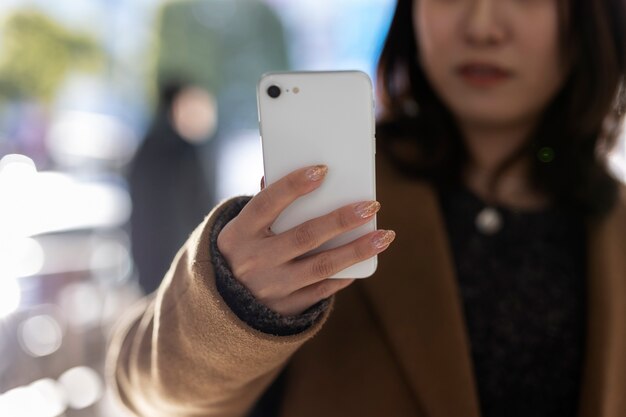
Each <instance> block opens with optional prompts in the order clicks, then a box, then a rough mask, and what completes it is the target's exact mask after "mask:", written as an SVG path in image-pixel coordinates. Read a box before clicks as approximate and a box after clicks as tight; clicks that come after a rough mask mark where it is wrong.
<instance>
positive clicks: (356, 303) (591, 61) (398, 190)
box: [108, 0, 626, 417]
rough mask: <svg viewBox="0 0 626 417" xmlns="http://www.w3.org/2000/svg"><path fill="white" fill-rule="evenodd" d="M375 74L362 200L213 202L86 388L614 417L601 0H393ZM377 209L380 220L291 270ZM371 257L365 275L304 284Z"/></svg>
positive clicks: (617, 341)
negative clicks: (99, 384)
mask: <svg viewBox="0 0 626 417" xmlns="http://www.w3.org/2000/svg"><path fill="white" fill-rule="evenodd" d="M378 76H379V79H378V86H379V91H378V93H379V96H380V98H381V103H382V105H383V109H382V114H381V119H380V123H379V128H378V147H379V152H378V157H379V158H378V163H377V166H378V168H377V169H378V171H377V181H378V200H379V201H380V203H378V202H374V201H371V202H355V204H353V205H349V206H346V207H342V208H340V209H338V210H337V211H334V212H332V213H329V214H328V215H326V216H322V217H320V218H317V219H313V220H311V221H309V222H306V223H304V224H302V225H300V226H297V227H295V228H294V229H292V230H290V231H287V232H285V233H282V234H279V235H275V234H273V233H271V231H270V229H269V226H270V225H271V224H272V223H273V221H274V219H275V218H276V217H277V216H278V215H279V214H280V212H281V211H282V210H283V209H284V208H285V207H286V206H288V205H289V204H290V203H291V202H293V201H294V200H296V199H297V198H298V197H300V196H302V195H305V194H307V193H310V192H313V191H314V190H315V189H316V188H318V187H319V186H320V184H322V183H323V181H324V176H325V175H326V171H327V170H326V168H325V167H324V166H314V167H303V168H302V169H300V170H297V171H295V172H293V173H291V174H289V175H288V176H286V177H285V178H283V179H282V180H279V181H277V182H275V183H273V184H271V185H269V186H268V187H266V188H264V189H263V190H262V191H260V192H259V193H258V194H257V195H256V196H254V197H252V198H245V197H239V198H234V199H231V200H228V201H226V202H224V203H222V204H221V205H219V206H218V207H216V208H215V209H214V210H213V211H212V212H211V214H210V215H209V216H208V217H207V218H206V219H205V221H204V222H203V223H201V225H200V226H199V227H198V228H196V229H195V231H194V232H193V234H192V235H191V236H190V238H189V240H188V241H187V242H186V244H185V245H184V246H183V248H182V250H181V251H180V252H178V254H177V256H176V257H175V259H174V260H173V263H172V265H171V268H170V270H169V273H168V274H167V277H166V279H165V281H164V282H163V284H162V285H161V286H160V287H159V289H158V291H156V293H155V294H154V295H152V296H150V297H146V298H145V299H143V300H142V302H141V303H139V304H137V306H136V307H135V308H134V309H133V311H129V312H128V314H127V316H126V317H125V320H124V321H123V322H121V323H120V324H119V327H118V329H117V332H116V334H115V335H114V338H113V340H112V343H111V345H110V348H109V353H110V356H109V362H108V363H109V373H108V375H109V377H110V381H111V384H112V386H113V387H114V388H115V389H116V391H117V393H118V394H119V397H120V398H121V400H122V401H123V403H124V404H125V405H126V406H127V407H128V408H129V409H130V410H132V411H133V412H134V413H135V414H136V415H141V416H152V417H154V416H173V415H176V416H257V415H259V416H260V415H263V416H272V415H274V416H301V417H308V416H311V417H313V416H316V417H318V416H361V417H363V416H372V417H374V416H382V415H390V416H422V417H425V416H430V417H450V416H468V417H478V416H484V417H492V416H505V415H506V416H536V417H539V416H562V417H566V416H571V417H573V416H578V417H597V416H603V417H621V416H624V415H626V400H625V399H624V396H623V395H622V393H623V392H624V390H626V321H625V319H624V318H625V317H626V257H625V256H624V253H625V252H626V188H625V187H624V185H623V184H619V183H618V181H617V180H616V179H615V178H614V177H612V175H611V173H610V172H609V170H608V168H607V164H606V159H607V155H608V153H609V152H610V151H611V149H612V148H613V147H614V145H615V142H616V140H617V137H618V134H619V132H620V127H621V124H622V122H623V117H624V116H623V105H624V102H625V99H626V97H625V94H626V92H625V90H624V78H625V76H626V5H625V4H624V2H623V1H622V0H599V1H594V2H589V1H579V0H563V1H557V0H531V1H525V2H519V1H514V0H458V1H453V2H449V1H441V0H399V1H398V3H397V8H396V12H395V15H394V19H393V22H392V25H391V27H390V30H389V33H388V36H387V40H386V43H385V46H384V49H383V52H382V55H381V57H380V60H379V66H378ZM186 202H187V201H186ZM381 207H382V210H381V211H380V212H379V217H378V225H379V227H381V229H380V230H378V231H375V232H372V233H371V234H368V235H366V236H364V237H362V238H359V239H357V240H356V241H354V242H351V243H349V244H347V245H345V246H343V247H340V248H336V249H332V250H329V251H326V252H322V253H319V254H316V255H312V256H308V257H302V255H303V254H305V253H307V252H308V251H309V250H311V249H313V248H315V247H317V246H319V245H320V244H321V243H323V242H325V241H326V240H328V239H330V238H332V237H334V236H336V235H338V234H340V233H342V232H345V231H346V230H350V229H352V228H354V227H357V226H359V225H361V224H363V223H365V222H367V221H369V220H370V219H371V217H372V216H373V214H374V213H376V212H377V211H378V210H379V209H381ZM394 231H395V232H397V239H395V241H394V238H395V237H396V235H395V233H394ZM392 241H393V243H392ZM383 251H386V252H385V254H384V255H381V256H380V257H379V266H378V270H377V272H376V273H375V275H374V276H373V277H371V278H367V279H362V280H356V281H355V280H345V279H342V280H336V279H328V277H330V276H332V275H333V274H334V273H336V272H337V271H339V270H341V269H343V268H345V267H348V266H350V265H352V264H354V263H357V262H359V261H361V260H363V259H366V258H369V257H371V256H373V255H375V254H378V253H381V252H383ZM351 284H354V285H351Z"/></svg>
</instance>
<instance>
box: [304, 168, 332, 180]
mask: <svg viewBox="0 0 626 417" xmlns="http://www.w3.org/2000/svg"><path fill="white" fill-rule="evenodd" d="M326 172H328V167H327V166H326V165H316V166H314V167H311V168H309V169H308V170H307V171H306V176H307V178H308V179H309V180H311V181H319V180H321V179H322V178H324V175H326Z"/></svg>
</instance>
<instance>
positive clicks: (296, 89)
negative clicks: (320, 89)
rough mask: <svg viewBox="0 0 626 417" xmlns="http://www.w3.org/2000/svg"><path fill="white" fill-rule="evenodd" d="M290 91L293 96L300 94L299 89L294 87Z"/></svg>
mask: <svg viewBox="0 0 626 417" xmlns="http://www.w3.org/2000/svg"><path fill="white" fill-rule="evenodd" d="M291 91H293V93H294V94H298V93H299V92H300V89H299V88H298V87H294V88H292V89H291Z"/></svg>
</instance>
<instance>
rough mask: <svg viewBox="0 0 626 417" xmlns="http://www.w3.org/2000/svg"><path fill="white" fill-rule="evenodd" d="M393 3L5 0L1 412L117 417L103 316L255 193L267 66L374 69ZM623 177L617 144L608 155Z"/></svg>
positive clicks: (112, 315) (107, 321)
mask: <svg viewBox="0 0 626 417" xmlns="http://www.w3.org/2000/svg"><path fill="white" fill-rule="evenodd" d="M393 6H394V2H393V1H392V0H341V1H336V0H290V1H288V0H184V1H163V0H80V1H74V0H54V1H53V0H1V1H0V158H2V157H3V156H6V155H9V154H19V155H23V156H25V157H27V158H20V157H19V156H11V157H7V158H4V159H3V163H2V164H0V416H1V417H15V416H27V417H57V416H77V417H78V416H81V417H87V416H93V417H95V416H107V417H116V416H122V415H124V413H123V412H122V411H121V410H120V409H119V408H118V406H117V405H116V403H115V402H114V401H112V399H111V395H110V393H109V392H108V391H107V390H106V387H105V384H104V379H103V365H104V354H105V351H106V342H107V338H108V334H109V331H110V328H111V326H112V324H113V323H114V322H115V320H116V319H117V318H118V317H119V316H120V314H121V313H122V312H123V311H124V310H125V309H127V308H128V306H129V305H130V304H132V303H133V301H134V300H136V299H137V298H138V297H140V296H141V295H142V293H148V292H151V291H153V290H154V289H155V288H156V287H157V286H158V284H159V281H160V279H161V278H162V276H163V274H164V272H165V269H166V268H167V266H168V265H169V262H170V261H171V259H172V257H173V256H174V252H175V251H176V249H177V248H178V247H180V245H181V244H182V243H183V241H184V240H185V239H186V237H187V236H188V234H189V233H190V232H191V231H192V230H193V228H194V227H195V226H196V225H197V224H198V223H199V222H200V221H201V220H202V218H203V217H204V215H205V214H207V213H208V211H209V210H210V209H211V208H212V207H213V205H215V204H216V203H217V202H218V201H220V200H221V199H223V198H226V197H229V196H234V195H239V194H254V193H256V192H257V191H258V189H259V180H260V178H261V175H262V158H261V149H260V142H259V133H258V128H257V112H256V82H257V80H258V79H259V78H260V76H261V75H262V74H263V73H264V72H267V71H275V70H322V69H327V70H330V69H333V70H336V69H358V70H362V71H365V72H367V73H369V74H370V76H371V77H372V79H374V66H375V62H376V58H377V55H378V53H379V52H380V48H381V47H382V43H383V40H384V34H385V31H386V29H387V27H388V25H389V22H390V18H391V13H392V8H393ZM612 165H613V168H614V169H615V170H616V172H617V174H618V175H619V176H620V177H621V178H623V179H624V180H626V148H625V145H624V141H622V143H621V144H620V147H619V149H618V151H617V152H616V153H615V155H614V158H613V160H612Z"/></svg>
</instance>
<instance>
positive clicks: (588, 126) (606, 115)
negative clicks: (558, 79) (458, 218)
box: [377, 0, 626, 216]
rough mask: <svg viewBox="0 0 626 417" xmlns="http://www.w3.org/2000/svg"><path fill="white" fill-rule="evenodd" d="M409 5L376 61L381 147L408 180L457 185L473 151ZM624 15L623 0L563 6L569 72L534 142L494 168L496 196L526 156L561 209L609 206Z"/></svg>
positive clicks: (622, 75)
mask: <svg viewBox="0 0 626 417" xmlns="http://www.w3.org/2000/svg"><path fill="white" fill-rule="evenodd" d="M413 4H414V0H398V3H397V5H396V10H395V14H394V17H393V20H392V23H391V27H390V29H389V32H388V34H387V39H386V41H385V44H384V47H383V51H382V53H381V56H380V59H379V62H378V74H377V75H378V93H379V98H380V101H381V104H382V113H381V117H380V120H379V127H378V139H379V140H378V143H379V145H380V148H381V151H382V152H384V153H385V154H387V155H388V156H389V157H390V158H391V159H392V160H393V161H394V163H395V165H396V166H397V167H398V168H399V169H400V170H401V171H402V172H404V173H405V174H406V175H409V176H415V177H421V178H427V179H429V180H432V181H433V182H434V183H436V184H438V185H440V186H447V185H451V184H453V183H456V182H458V181H459V179H460V176H461V170H462V168H463V165H464V163H465V161H466V160H467V157H468V154H467V151H466V149H465V146H464V144H463V141H462V139H461V132H460V131H459V129H458V127H457V126H456V123H455V121H454V118H453V116H452V114H451V112H450V110H448V108H447V107H446V106H445V105H444V104H443V102H442V101H441V100H440V99H439V97H438V96H437V94H436V93H435V91H434V90H433V89H432V87H431V85H430V84H429V82H428V81H427V79H426V76H425V74H424V71H423V69H422V68H421V66H420V65H419V63H418V60H417V55H418V54H417V44H416V41H415V35H414V28H413V19H412V16H413ZM625 9H626V3H625V2H624V1H623V0H598V1H595V0H594V1H589V0H569V1H566V0H562V1H560V11H561V31H560V32H561V43H562V45H563V48H562V49H563V52H564V55H565V58H566V59H567V60H568V62H569V63H570V67H571V70H570V72H569V74H568V77H567V79H566V80H565V82H564V84H563V87H562V88H561V90H560V91H559V92H558V93H557V94H556V95H555V96H554V97H553V98H552V100H551V102H550V103H549V104H548V106H547V107H546V109H545V111H544V113H543V115H542V118H541V120H540V121H539V123H538V125H537V127H536V128H535V130H534V131H533V133H532V134H531V135H530V136H529V138H528V140H527V141H526V142H525V143H524V144H523V146H522V147H520V149H518V150H516V151H515V152H514V153H513V154H511V155H510V156H509V157H508V158H507V159H506V160H505V161H504V162H503V163H502V165H501V166H500V168H499V169H498V170H497V173H496V176H495V178H494V179H493V182H492V184H491V189H492V190H493V189H494V187H495V184H496V181H497V179H498V178H499V177H500V176H501V174H503V173H504V172H505V171H506V170H507V168H509V167H510V166H511V165H512V164H513V163H514V162H516V161H518V160H519V159H520V158H524V157H530V158H531V159H532V164H531V178H530V180H531V184H532V185H533V186H534V187H536V189H538V190H541V191H544V192H546V193H547V194H548V195H550V196H551V197H553V198H554V199H555V201H556V202H557V203H560V204H563V205H566V206H567V207H569V208H571V209H572V210H575V211H578V212H580V213H582V214H584V215H591V216H599V215H602V214H604V213H606V212H607V211H608V210H609V209H610V208H611V207H612V206H613V204H614V203H615V201H616V199H617V195H618V192H619V187H618V181H617V180H616V179H615V178H613V177H612V176H611V175H610V173H609V169H608V167H607V163H608V161H607V155H608V153H609V152H610V151H611V150H612V149H613V148H614V146H615V144H616V142H617V139H618V137H619V133H620V124H621V119H622V118H623V115H624V107H625V105H626V89H625V88H624V82H625V80H626V10H625ZM574 28H575V30H574Z"/></svg>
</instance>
